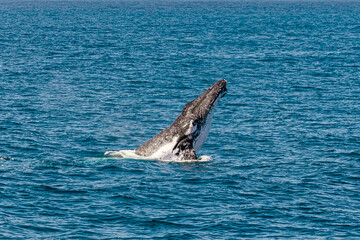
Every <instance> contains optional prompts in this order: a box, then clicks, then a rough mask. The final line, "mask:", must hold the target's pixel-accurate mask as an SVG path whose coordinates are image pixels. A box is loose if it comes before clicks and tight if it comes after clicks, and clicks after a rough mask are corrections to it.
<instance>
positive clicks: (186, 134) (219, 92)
mask: <svg viewBox="0 0 360 240" xmlns="http://www.w3.org/2000/svg"><path fill="white" fill-rule="evenodd" d="M226 92H227V88H226V80H225V79H223V80H220V81H218V82H216V83H214V84H213V85H212V86H211V87H210V88H208V89H207V90H206V91H205V92H204V93H203V94H201V95H200V96H199V97H198V98H196V99H194V100H193V101H191V102H189V103H187V104H186V105H185V107H184V109H183V110H182V112H181V114H180V115H179V116H178V117H177V118H176V120H175V121H174V122H173V123H172V124H171V125H170V126H169V127H168V128H166V129H164V130H163V131H161V132H160V133H158V134H157V135H156V136H154V137H153V138H151V139H150V140H148V141H147V142H146V143H144V144H143V145H141V146H139V147H138V148H136V149H135V154H137V155H139V156H143V157H150V158H155V159H170V160H171V159H186V160H196V159H197V155H196V154H197V152H198V150H199V149H200V148H201V146H202V145H203V144H204V143H205V140H206V138H207V136H208V134H209V130H210V124H211V120H212V117H213V114H214V110H215V107H216V105H217V103H218V101H219V99H220V98H221V97H223V96H224V95H225V94H226Z"/></svg>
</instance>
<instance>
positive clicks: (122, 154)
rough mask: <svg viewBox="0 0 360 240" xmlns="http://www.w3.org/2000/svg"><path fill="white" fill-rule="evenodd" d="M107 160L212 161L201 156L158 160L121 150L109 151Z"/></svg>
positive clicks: (207, 157) (106, 153)
mask: <svg viewBox="0 0 360 240" xmlns="http://www.w3.org/2000/svg"><path fill="white" fill-rule="evenodd" d="M104 155H105V157H106V158H123V159H136V160H153V161H162V162H180V163H188V162H209V161H211V160H212V158H211V157H210V156H206V155H203V156H200V157H199V158H198V159H196V160H194V159H178V158H170V159H158V158H152V157H144V156H140V155H137V154H136V153H135V150H120V151H108V152H105V154H104Z"/></svg>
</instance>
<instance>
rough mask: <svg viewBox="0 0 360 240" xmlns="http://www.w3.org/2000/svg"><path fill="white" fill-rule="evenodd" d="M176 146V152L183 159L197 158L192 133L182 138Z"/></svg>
mask: <svg viewBox="0 0 360 240" xmlns="http://www.w3.org/2000/svg"><path fill="white" fill-rule="evenodd" d="M175 148H177V149H178V150H177V151H176V152H177V155H178V156H180V157H181V159H186V160H196V159H197V156H196V153H195V149H194V146H193V141H192V136H191V135H187V136H185V137H184V138H183V139H182V140H180V141H179V143H178V144H177V145H176V146H175Z"/></svg>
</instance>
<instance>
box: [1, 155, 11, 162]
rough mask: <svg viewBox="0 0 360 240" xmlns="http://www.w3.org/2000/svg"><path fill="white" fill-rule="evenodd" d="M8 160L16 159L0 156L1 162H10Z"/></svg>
mask: <svg viewBox="0 0 360 240" xmlns="http://www.w3.org/2000/svg"><path fill="white" fill-rule="evenodd" d="M8 160H14V159H13V158H11V157H6V156H0V161H8Z"/></svg>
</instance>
